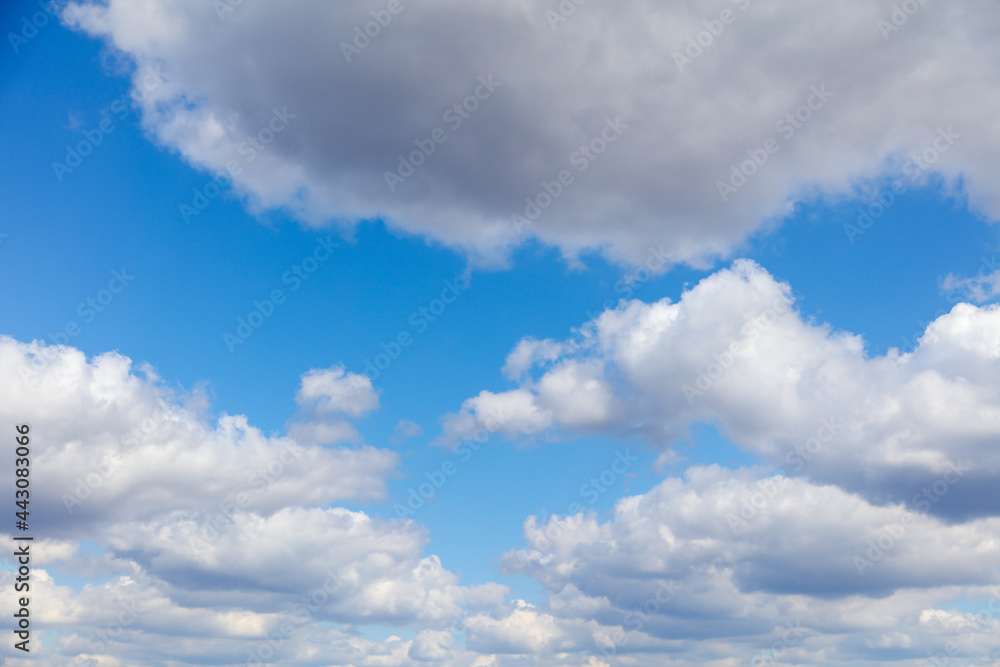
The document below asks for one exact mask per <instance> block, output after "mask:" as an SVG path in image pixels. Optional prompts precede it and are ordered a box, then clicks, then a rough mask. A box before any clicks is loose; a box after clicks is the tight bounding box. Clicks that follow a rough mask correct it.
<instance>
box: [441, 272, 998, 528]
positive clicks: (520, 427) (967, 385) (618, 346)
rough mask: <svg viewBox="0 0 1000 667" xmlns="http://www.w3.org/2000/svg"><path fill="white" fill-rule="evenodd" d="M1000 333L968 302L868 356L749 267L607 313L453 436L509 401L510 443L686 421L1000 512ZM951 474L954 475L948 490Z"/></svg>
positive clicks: (902, 491)
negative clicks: (905, 343) (998, 496)
mask: <svg viewBox="0 0 1000 667" xmlns="http://www.w3.org/2000/svg"><path fill="white" fill-rule="evenodd" d="M998 340H1000V307H998V306H995V305H994V306H989V307H982V308H979V307H976V306H973V305H970V304H964V303H960V304H957V305H956V306H955V307H954V308H953V309H952V311H951V312H949V313H947V314H945V315H943V316H941V317H940V318H938V319H937V320H935V321H934V322H932V323H931V324H930V325H928V327H927V329H926V331H925V333H924V335H923V336H922V337H921V339H920V342H919V345H918V347H917V349H916V350H914V351H913V352H912V353H908V354H903V355H900V354H899V353H898V351H897V350H890V351H889V353H888V354H887V355H886V356H869V355H868V354H867V353H866V350H865V344H864V341H863V340H862V339H861V337H859V336H856V335H852V334H850V333H847V332H838V331H834V330H832V329H831V328H830V327H829V326H826V325H818V324H815V323H811V322H805V321H803V320H802V319H801V317H800V316H799V315H798V313H797V312H796V311H795V310H794V306H793V302H792V300H791V288H790V286H788V285H785V284H782V283H779V282H777V281H776V280H775V279H774V278H773V277H771V276H770V275H769V274H768V273H767V272H766V271H764V270H763V269H762V268H760V267H759V266H757V265H756V264H754V263H752V262H749V261H742V260H741V261H738V262H736V263H735V264H734V265H733V267H732V268H731V269H726V270H722V271H719V272H718V273H716V274H713V275H711V276H709V277H708V278H706V279H704V280H703V281H701V282H700V283H699V284H698V285H696V286H695V287H693V288H691V289H690V290H689V291H686V292H685V293H684V294H683V295H682V296H681V299H680V300H679V301H678V302H677V303H671V302H670V301H669V300H668V299H664V300H661V301H658V302H655V303H649V304H647V303H642V302H639V301H631V302H624V303H622V304H621V305H620V306H619V307H618V308H616V309H612V310H608V311H605V312H604V313H602V314H601V315H600V316H598V317H597V318H596V319H595V320H594V321H592V322H590V323H588V324H586V325H585V326H584V327H583V329H582V330H581V331H580V332H579V335H578V336H577V337H576V338H574V339H572V340H571V341H567V342H565V343H562V344H561V349H562V350H563V352H562V353H561V354H560V357H559V358H558V359H557V360H553V359H552V358H551V356H550V357H547V358H546V359H545V364H544V366H543V367H542V368H540V369H536V371H535V373H534V374H533V375H532V374H528V375H527V376H526V377H523V378H522V380H521V381H520V383H519V386H518V388H516V389H513V390H510V391H507V392H502V393H498V394H492V393H489V392H483V393H481V394H480V395H479V396H478V397H476V398H473V399H469V400H467V401H466V402H465V403H464V404H463V406H462V409H461V410H460V411H459V412H458V413H456V414H453V415H449V416H447V417H446V419H445V422H444V424H445V433H446V435H447V436H448V437H450V438H451V439H457V438H460V437H467V435H468V434H469V433H471V432H473V431H474V430H475V429H476V428H481V427H483V426H484V424H485V419H486V414H485V411H484V410H483V407H484V406H485V405H494V404H500V403H506V404H508V405H511V406H516V411H515V410H513V409H510V410H509V412H511V413H514V414H516V415H519V416H520V417H519V418H517V419H512V420H510V421H509V422H506V423H504V425H503V432H504V433H505V434H507V435H509V436H511V437H515V438H531V437H536V436H538V435H544V434H550V435H559V434H560V433H562V434H569V435H574V434H575V435H580V434H584V435H586V434H592V433H605V434H622V435H629V434H639V435H641V436H643V437H644V438H646V440H647V441H648V442H650V443H651V444H653V445H654V446H656V447H659V448H662V449H667V448H669V447H670V446H671V445H672V444H673V443H674V442H676V441H677V440H678V439H679V438H681V437H683V436H685V434H686V433H687V429H688V428H689V427H690V426H691V425H692V424H695V423H699V422H703V423H717V424H719V425H720V426H721V428H722V429H723V431H724V433H725V434H726V436H727V437H729V438H730V439H731V440H732V441H733V442H734V443H735V444H736V445H738V446H739V447H741V448H742V449H744V450H746V451H749V452H751V453H753V454H755V455H757V456H759V457H761V459H763V460H764V461H767V462H770V463H771V464H773V465H774V466H776V467H781V468H786V469H787V470H788V471H789V472H794V473H801V474H804V475H808V476H809V477H811V478H813V479H815V480H818V481H821V482H826V483H834V484H837V485H840V486H841V487H843V488H845V489H847V490H851V491H859V492H861V493H863V494H865V495H866V497H868V498H870V499H873V500H877V501H879V502H881V501H885V500H894V501H901V502H906V503H907V504H908V505H910V506H917V507H921V506H922V505H925V504H927V505H931V507H930V509H931V511H933V512H935V513H938V514H942V515H949V516H952V517H963V516H970V515H973V514H983V513H985V514H989V515H996V514H1000V504H998V503H994V502H992V501H990V500H988V498H987V497H988V496H989V494H988V493H987V492H986V489H988V488H991V485H993V484H996V483H997V481H998V479H1000V457H998V456H997V452H996V449H995V447H993V443H995V441H996V438H997V436H998V435H1000V382H998V378H1000V374H998V366H1000V344H998V343H997V341H998ZM553 345H556V344H553ZM522 375H523V373H522ZM527 415H532V416H538V417H537V418H535V419H527V418H525V416H527ZM953 466H959V468H961V469H962V470H963V471H964V472H963V473H962V475H961V481H960V482H959V483H949V484H945V485H944V491H941V488H940V487H941V485H942V484H944V482H942V481H940V480H941V479H942V478H943V476H945V475H950V474H952V473H950V472H949V471H951V470H952V469H953ZM935 483H938V485H939V492H938V493H933V492H932V493H930V495H925V496H921V494H922V489H924V488H925V487H929V486H930V485H933V484H935Z"/></svg>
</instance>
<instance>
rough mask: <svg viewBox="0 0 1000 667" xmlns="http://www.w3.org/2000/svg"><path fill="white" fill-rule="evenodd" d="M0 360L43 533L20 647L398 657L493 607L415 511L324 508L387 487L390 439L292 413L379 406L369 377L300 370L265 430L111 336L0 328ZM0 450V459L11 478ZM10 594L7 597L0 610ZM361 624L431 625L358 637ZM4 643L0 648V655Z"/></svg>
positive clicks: (135, 655) (353, 413) (308, 659)
mask: <svg viewBox="0 0 1000 667" xmlns="http://www.w3.org/2000/svg"><path fill="white" fill-rule="evenodd" d="M0 377H3V378H5V381H4V382H3V383H2V389H0V418H2V420H3V421H4V422H5V423H7V424H15V423H17V424H20V423H27V424H30V427H31V433H30V435H31V438H32V441H31V442H32V456H33V458H32V477H31V479H32V485H31V489H32V491H33V493H32V497H31V501H32V505H31V510H32V512H31V517H32V524H33V528H34V529H35V530H37V531H38V532H39V534H40V535H45V536H46V537H45V539H40V540H39V541H37V542H35V543H34V550H33V560H32V565H33V570H32V580H31V586H32V588H31V590H30V591H29V592H30V593H31V594H32V598H33V599H35V600H38V601H42V600H44V603H41V604H37V605H36V607H35V610H36V613H37V614H39V615H38V616H37V618H36V620H37V621H38V622H39V624H40V626H41V627H42V628H44V629H43V630H41V631H40V632H38V633H37V635H36V636H35V639H36V641H37V642H38V644H39V645H37V648H36V649H34V650H35V651H36V652H37V653H38V661H37V662H35V663H32V664H46V665H63V666H64V665H67V664H70V663H71V662H72V664H74V665H76V666H77V667H83V666H84V665H87V666H89V665H123V664H135V661H138V663H141V664H148V665H153V664H156V665H178V664H232V665H243V664H274V663H275V661H279V662H280V663H281V664H312V665H320V664H344V665H348V664H352V665H411V664H416V663H415V662H414V661H415V660H424V658H423V657H418V658H412V657H410V654H411V652H412V653H413V654H414V655H418V656H425V655H426V656H431V655H432V654H433V652H434V650H435V649H434V647H433V646H432V644H433V642H432V641H431V640H432V639H434V637H437V638H438V639H442V638H443V635H442V634H441V633H444V634H447V635H448V637H449V639H448V641H446V642H445V641H443V639H442V641H439V642H438V645H441V646H442V647H443V648H441V649H440V650H441V651H442V654H441V656H438V657H440V658H441V659H442V660H446V661H453V660H458V659H459V658H458V657H456V656H459V655H463V653H462V651H463V649H461V648H458V649H456V648H454V647H452V642H451V640H450V636H451V634H452V632H453V628H452V624H453V623H454V622H455V620H456V619H460V618H461V617H462V616H463V615H464V614H467V613H470V612H480V611H484V610H485V612H492V611H494V610H503V609H505V608H506V607H505V605H506V604H507V603H505V596H506V593H507V592H508V590H507V588H506V587H504V586H500V585H498V584H485V585H479V586H463V585H462V584H461V582H460V578H459V576H458V575H457V574H455V573H453V572H450V571H449V570H447V569H446V568H445V567H444V566H443V565H442V563H441V561H440V560H439V559H438V558H437V557H436V556H434V555H427V554H425V553H424V549H425V547H426V546H427V543H428V541H429V536H428V534H427V531H426V530H425V529H423V528H422V527H421V526H419V525H418V524H415V523H413V522H409V521H406V522H401V521H385V520H381V519H378V518H374V517H372V516H369V515H368V514H366V513H365V512H363V511H359V510H348V509H345V508H342V507H338V506H336V503H338V502H351V503H369V502H377V501H380V500H384V499H385V498H386V480H387V478H388V477H390V476H393V475H395V474H396V468H397V465H398V457H397V455H396V454H395V453H394V452H391V451H388V450H382V449H376V448H374V447H371V446H368V445H364V444H351V445H349V446H345V445H337V444H336V440H330V439H329V438H328V439H327V440H330V441H329V442H325V443H324V444H316V443H315V442H312V441H309V440H306V441H302V440H299V439H298V438H297V437H296V435H295V431H296V430H299V431H304V432H307V433H312V432H314V431H315V429H312V430H310V429H311V425H313V422H315V421H318V422H320V423H321V424H327V423H329V420H330V419H337V420H345V421H344V423H345V424H347V422H346V418H347V417H351V418H357V417H361V416H364V415H365V414H367V413H368V412H370V411H371V410H373V409H375V408H376V407H377V406H378V398H377V395H376V393H375V390H374V388H373V387H372V386H371V383H370V382H369V381H368V380H367V378H363V377H359V376H355V375H354V374H350V373H345V372H344V370H343V369H342V368H340V367H333V368H330V369H315V370H312V371H309V372H308V373H306V374H304V375H303V376H302V385H301V388H300V390H299V393H298V395H297V399H298V403H299V406H300V411H299V413H298V414H297V415H295V417H294V418H293V420H292V422H291V425H290V427H289V430H290V432H291V434H290V435H288V436H280V435H266V434H264V433H262V432H261V431H260V430H259V429H256V428H254V427H253V426H252V425H251V424H250V423H249V421H248V419H247V418H246V417H244V416H241V415H222V416H219V417H217V418H213V417H211V416H210V413H209V407H210V406H208V404H207V402H206V401H205V399H204V396H203V395H202V394H200V393H199V392H194V393H191V394H184V395H181V394H178V393H176V392H174V391H171V390H170V389H169V388H168V387H167V385H166V383H164V382H163V381H162V380H161V379H160V378H158V377H157V376H156V374H155V372H154V371H153V370H152V369H151V368H150V367H148V366H138V367H137V366H136V365H135V364H133V362H132V361H131V360H130V359H128V358H126V357H123V356H121V355H119V354H116V353H108V354H104V355H100V356H97V357H94V358H90V359H88V358H86V357H85V356H84V355H83V354H82V353H81V352H80V351H79V350H76V349H74V348H70V347H64V346H46V345H44V344H42V343H37V342H35V343H23V342H19V341H16V340H14V339H11V338H7V337H3V338H0ZM347 426H348V427H349V428H350V431H351V433H349V434H347V435H348V436H350V439H355V437H356V436H357V434H356V432H354V431H353V427H350V425H349V424H347ZM343 439H344V438H340V440H343ZM12 465H13V459H6V460H4V461H3V462H2V463H0V472H3V473H4V474H6V475H8V478H13V471H12V469H11V468H12ZM4 539H6V540H8V542H9V541H10V539H11V536H10V535H5V536H4ZM12 560H13V559H10V558H9V557H8V559H5V562H4V571H3V573H2V575H0V576H2V578H3V582H4V585H5V587H7V586H12V583H13V582H12V581H11V579H12V577H13V574H11V570H12V569H13V567H12V566H13V565H15V564H13V563H12ZM68 578H82V579H83V580H85V581H87V582H89V583H87V584H85V585H84V586H83V587H82V588H80V587H76V586H70V585H68V582H69V581H71V579H68ZM13 604H14V601H13V598H12V597H11V596H6V597H5V598H4V600H3V601H2V602H0V606H2V608H3V613H5V614H7V615H8V616H9V615H10V614H12V613H13V611H14V608H13V607H12V605H13ZM485 612H484V613H485ZM359 624H369V625H390V626H396V627H399V628H401V629H406V628H416V630H413V631H411V632H410V634H412V633H413V632H418V631H424V632H426V633H438V634H437V635H427V634H424V635H420V636H419V637H420V639H419V641H417V640H416V639H404V638H402V637H400V636H395V635H393V636H389V637H387V638H385V639H383V640H378V641H376V640H368V639H363V638H361V637H360V636H359V634H358V632H357V630H356V627H357V626H358V625H359ZM52 632H56V633H58V635H53V634H50V633H52ZM16 654H19V652H17V651H15V650H14V649H13V648H12V647H11V646H10V645H9V643H8V644H7V645H5V646H4V647H3V649H2V655H3V656H5V658H9V659H10V660H9V663H5V664H20V663H19V662H18V661H17V659H16ZM272 657H273V658H274V659H272ZM427 659H430V658H427ZM254 660H258V662H254ZM438 664H452V663H449V662H441V661H438ZM455 664H463V663H461V662H459V663H455ZM464 664H468V661H467V662H466V663H464Z"/></svg>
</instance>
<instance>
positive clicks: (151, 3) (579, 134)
mask: <svg viewBox="0 0 1000 667" xmlns="http://www.w3.org/2000/svg"><path fill="white" fill-rule="evenodd" d="M390 4H391V5H392V8H391V9H392V10H393V11H390V8H389V5H390ZM898 5H899V3H893V2H892V1H891V0H879V1H878V2H860V1H852V2H846V3H845V2H841V3H836V4H831V3H828V2H820V1H819V0H809V1H806V2H800V3H797V4H796V5H795V6H794V7H789V6H787V5H786V4H784V3H779V2H777V1H776V0H752V1H751V0H733V1H732V2H726V3H722V4H721V5H720V4H719V3H711V2H707V1H701V0H698V1H696V0H687V1H685V2H678V3H647V2H640V1H639V0H627V1H625V2H618V3H606V2H600V1H598V0H591V1H590V2H586V3H582V4H577V3H575V2H574V3H569V2H563V3H561V4H559V3H555V2H526V1H524V0H491V1H490V2H482V3H474V4H469V3H463V2H458V1H456V0H432V1H428V2H421V3H419V4H417V3H414V4H412V5H411V3H410V2H409V0H399V2H392V3H386V4H385V6H384V7H383V6H382V5H380V6H377V7H373V6H369V5H363V4H361V3H332V4H316V3H309V2H303V1H296V2H285V3H281V4H280V5H276V4H269V3H239V4H238V5H237V4H235V3H234V4H232V5H230V4H229V3H225V2H219V3H214V6H213V5H211V4H205V3H203V2H198V1H197V0H173V1H172V2H169V3H164V2H158V1H156V0H110V1H109V2H108V3H106V4H103V3H95V2H74V3H71V4H70V5H69V6H68V8H67V9H66V11H65V13H64V15H63V17H64V20H65V21H66V22H67V23H68V24H69V25H71V26H74V27H77V28H79V29H81V30H83V31H85V32H86V33H88V34H90V35H92V36H94V37H99V38H101V39H103V40H105V41H106V42H107V43H108V44H109V45H112V46H113V47H114V48H116V49H118V50H121V51H122V52H124V53H126V54H128V55H129V56H131V57H132V58H133V59H134V60H135V62H136V63H137V65H138V68H137V72H136V75H135V87H136V89H137V90H138V91H140V92H141V93H142V101H141V106H142V110H143V111H142V113H143V122H144V124H145V125H146V127H147V128H148V129H149V130H150V132H151V133H152V135H153V136H154V137H155V138H156V140H157V141H159V142H160V143H162V144H163V145H164V146H166V147H168V148H170V149H174V150H176V151H178V152H179V153H180V154H181V155H182V156H183V157H184V158H185V159H186V160H188V161H189V162H191V163H192V164H195V165H197V166H199V167H202V168H205V169H207V170H209V171H211V172H214V173H218V174H227V173H228V174H229V175H230V176H231V177H232V178H233V180H234V182H235V184H236V189H237V190H238V191H239V192H241V193H244V194H246V195H248V196H249V200H250V202H251V205H252V206H253V207H287V208H288V209H290V210H291V211H293V212H294V213H295V214H296V215H298V216H299V217H301V218H302V219H303V220H306V221H308V222H309V223H310V224H316V225H319V224H326V223H329V222H331V221H333V222H336V223H338V224H341V225H347V226H349V225H350V224H352V223H354V222H356V221H358V220H360V219H370V218H374V217H384V219H386V220H387V221H388V222H389V224H390V225H391V226H392V227H394V228H395V229H399V230H405V231H407V232H411V233H415V234H421V235H426V236H428V237H430V238H432V239H436V240H439V241H441V242H444V243H446V244H449V245H451V246H454V247H458V248H463V249H465V250H466V251H468V252H470V253H472V254H473V255H474V256H477V257H480V258H486V259H491V260H498V259H501V258H502V257H503V255H504V253H505V252H506V251H507V250H508V249H509V248H510V247H511V246H512V245H515V244H517V243H520V242H521V241H523V240H524V239H525V238H528V237H529V236H531V235H534V236H536V237H538V238H539V239H541V240H542V241H543V242H545V243H548V244H553V245H555V246H558V247H559V248H560V249H562V251H563V252H564V253H566V254H567V255H571V256H572V255H576V254H577V253H579V252H580V251H582V250H584V249H591V250H594V249H599V250H601V251H603V252H605V253H606V254H607V255H608V256H609V257H611V258H614V259H616V260H624V261H628V262H634V263H636V264H638V263H642V262H644V261H646V259H647V258H648V255H649V248H650V247H659V246H660V245H661V244H662V245H663V246H664V248H665V254H666V257H667V259H668V260H669V261H670V262H677V261H691V262H698V261H699V260H702V259H704V258H706V257H709V256H712V255H714V254H727V253H728V252H730V250H731V249H732V248H733V247H734V245H737V244H739V243H740V242H741V241H742V240H743V239H744V238H745V237H746V236H747V235H748V234H750V233H751V232H753V231H754V230H757V229H760V228H761V227H762V226H765V225H767V224H769V221H772V220H775V219H780V218H781V217H782V216H784V215H785V214H786V213H787V212H788V211H789V207H790V205H791V204H792V203H794V202H796V201H802V200H806V199H810V198H812V197H815V196H817V195H832V196H839V195H843V194H851V193H855V192H856V191H857V187H858V186H859V185H860V184H861V183H862V182H864V181H869V180H871V179H876V180H877V179H879V178H882V177H889V176H898V177H900V178H902V179H903V180H904V181H905V183H906V184H908V185H909V186H910V187H912V186H914V185H916V184H919V183H925V182H927V179H928V178H929V177H931V175H932V174H935V173H937V174H940V175H941V176H943V179H944V183H946V184H948V186H949V187H951V186H955V185H956V184H957V183H958V181H957V179H958V178H959V176H961V179H962V180H961V183H962V187H963V188H964V190H962V192H963V195H967V196H968V202H969V204H970V205H971V207H972V208H973V209H974V210H975V211H978V212H980V213H983V214H985V215H986V216H988V217H990V218H997V217H998V215H1000V201H998V200H997V198H996V194H995V192H994V190H993V188H991V187H990V184H992V183H994V182H996V180H997V177H998V176H1000V174H998V173H997V171H996V169H997V168H996V165H995V160H994V159H993V156H995V154H996V152H997V149H998V147H1000V129H998V128H997V127H996V125H995V124H990V123H983V122H982V118H981V110H982V109H989V108H994V107H996V105H997V102H998V97H997V95H998V94H997V90H1000V87H998V85H997V84H998V82H1000V81H998V76H1000V75H998V74H997V72H996V70H995V68H993V67H991V65H990V63H992V62H993V61H994V60H995V59H996V58H995V57H994V56H996V55H997V49H998V48H1000V47H998V46H997V44H996V40H995V39H993V36H994V35H995V33H996V30H997V28H998V25H997V21H998V20H1000V19H998V18H997V15H996V12H994V11H992V9H991V7H990V5H989V3H986V2H969V3H963V4H961V5H950V4H947V3H934V2H930V3H918V2H916V0H914V1H913V2H909V3H905V5H906V10H905V11H904V10H903V9H900V8H899V7H898ZM220 8H221V9H220ZM570 10H572V11H571V12H570ZM380 22H381V24H380ZM366 31H367V32H368V35H366V34H365V33H366ZM369 35H371V36H369ZM150 72H159V75H158V76H159V77H160V78H161V79H162V81H160V82H159V83H157V84H156V85H152V86H149V85H145V84H144V79H148V78H149V77H150V74H149V73H150ZM428 73H433V75H432V76H428ZM194 200H195V197H194V196H189V195H188V193H185V194H184V196H183V197H182V201H181V202H179V203H184V204H186V205H188V206H193V204H194ZM515 214H517V215H520V216H521V219H520V220H517V219H513V218H512V216H514V215H515ZM190 215H195V216H197V215H199V213H198V211H197V210H195V211H188V217H189V219H190Z"/></svg>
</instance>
